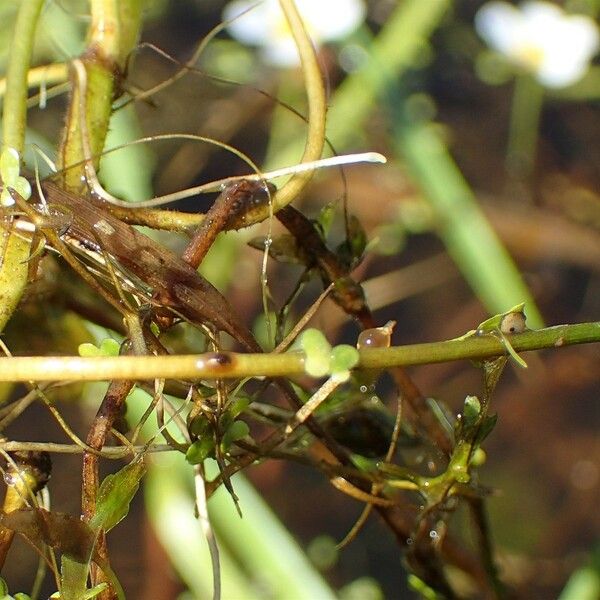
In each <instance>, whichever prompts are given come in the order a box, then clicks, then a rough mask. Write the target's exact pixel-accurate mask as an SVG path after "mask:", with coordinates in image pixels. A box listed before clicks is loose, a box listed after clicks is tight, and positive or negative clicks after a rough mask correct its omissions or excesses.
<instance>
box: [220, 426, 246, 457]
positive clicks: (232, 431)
mask: <svg viewBox="0 0 600 600" xmlns="http://www.w3.org/2000/svg"><path fill="white" fill-rule="evenodd" d="M249 434H250V428H249V427H248V424H247V423H245V422H244V421H235V422H233V423H232V424H231V425H230V426H229V427H228V428H227V430H226V431H225V433H224V434H223V439H222V440H221V448H222V449H223V451H224V452H227V451H228V450H229V448H230V447H231V444H233V443H234V442H237V441H238V440H241V439H244V438H245V437H246V436H247V435H249Z"/></svg>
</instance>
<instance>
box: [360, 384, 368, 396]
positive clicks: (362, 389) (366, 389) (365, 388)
mask: <svg viewBox="0 0 600 600" xmlns="http://www.w3.org/2000/svg"><path fill="white" fill-rule="evenodd" d="M368 390H369V388H368V387H367V386H366V385H361V386H360V391H361V392H362V393H363V394H366V393H367V391H368Z"/></svg>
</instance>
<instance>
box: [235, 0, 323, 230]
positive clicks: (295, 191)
mask: <svg viewBox="0 0 600 600" xmlns="http://www.w3.org/2000/svg"><path fill="white" fill-rule="evenodd" d="M279 3H280V5H281V9H282V10H283V13H284V15H285V18H286V20H287V22H288V25H289V27H290V29H291V31H292V35H293V36H294V41H295V42H296V46H297V48H298V52H299V54H300V60H301V63H302V72H303V75H304V85H305V87H306V96H307V98H308V132H307V134H306V143H305V146H304V153H303V154H302V158H301V159H300V162H301V163H305V162H310V161H313V160H318V159H319V158H321V153H322V152H323V146H324V143H325V115H326V113H327V103H326V98H325V87H324V86H323V79H322V77H321V71H320V69H319V65H318V63H317V56H316V54H315V49H314V47H313V44H312V42H311V40H310V38H309V37H308V34H307V33H306V29H305V28H304V24H303V23H302V19H301V17H300V14H299V13H298V9H297V8H296V5H295V3H294V0H279ZM312 174H313V171H312V170H311V171H306V172H304V173H297V174H296V175H294V176H293V177H291V179H290V180H289V181H288V182H287V183H286V184H285V185H284V186H283V187H282V188H281V189H280V190H279V191H278V192H277V193H276V194H274V196H273V203H272V206H261V207H258V208H257V210H256V211H255V212H253V213H252V214H251V215H247V219H246V223H247V224H248V225H250V224H252V223H258V222H260V221H264V220H265V219H267V218H268V217H269V216H270V214H271V211H272V212H277V211H278V210H279V209H280V208H282V207H284V206H286V205H287V204H289V203H290V202H291V201H292V200H293V199H294V198H296V197H297V196H298V195H299V194H300V193H301V192H302V190H304V188H305V187H306V186H307V184H308V182H309V181H310V179H311V177H312Z"/></svg>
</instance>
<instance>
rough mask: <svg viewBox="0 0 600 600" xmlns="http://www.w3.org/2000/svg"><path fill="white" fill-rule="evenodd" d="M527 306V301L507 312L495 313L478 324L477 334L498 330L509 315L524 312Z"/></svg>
mask: <svg viewBox="0 0 600 600" xmlns="http://www.w3.org/2000/svg"><path fill="white" fill-rule="evenodd" d="M524 308H525V302H521V303H520V304H517V305H515V306H513V307H512V308H510V309H509V310H507V311H506V312H503V313H500V314H497V315H494V316H493V317H490V318H489V319H486V320H485V321H483V322H481V323H479V325H478V326H477V335H484V334H486V333H492V332H494V331H498V330H499V329H500V325H501V324H502V321H504V320H505V319H506V317H507V316H509V315H511V314H524V313H523V310H524Z"/></svg>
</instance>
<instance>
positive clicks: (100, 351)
mask: <svg viewBox="0 0 600 600" xmlns="http://www.w3.org/2000/svg"><path fill="white" fill-rule="evenodd" d="M120 350H121V345H120V344H119V342H117V340H113V339H112V338H105V339H103V340H102V341H101V342H100V346H96V345H95V344H91V343H89V342H85V343H83V344H79V348H78V351H79V356H83V357H97V356H119V352H120Z"/></svg>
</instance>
